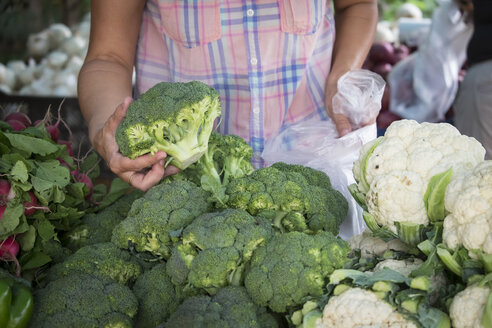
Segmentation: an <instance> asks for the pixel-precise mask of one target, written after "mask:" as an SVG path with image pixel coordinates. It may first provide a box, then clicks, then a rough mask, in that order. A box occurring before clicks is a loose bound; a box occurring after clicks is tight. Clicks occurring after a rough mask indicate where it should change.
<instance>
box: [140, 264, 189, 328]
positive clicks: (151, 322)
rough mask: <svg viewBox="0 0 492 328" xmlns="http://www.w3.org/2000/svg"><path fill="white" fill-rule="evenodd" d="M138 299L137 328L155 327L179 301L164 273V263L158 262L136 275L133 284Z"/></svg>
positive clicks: (175, 307)
mask: <svg viewBox="0 0 492 328" xmlns="http://www.w3.org/2000/svg"><path fill="white" fill-rule="evenodd" d="M133 293H134V294H135V296H136V297H137V299H138V303H139V305H138V313H137V317H136V321H135V322H136V325H135V327H137V328H155V327H157V326H158V325H159V324H160V323H162V322H164V321H165V320H167V319H168V318H169V316H170V315H171V313H173V312H174V311H175V310H176V309H177V307H178V305H179V303H180V299H179V296H178V295H177V294H176V291H175V287H174V285H173V284H172V283H171V279H170V278H169V276H168V275H167V273H166V264H165V263H159V264H157V265H156V266H154V267H153V268H152V269H151V270H150V271H147V272H145V273H144V274H142V275H141V276H140V277H138V279H137V281H136V282H135V285H134V286H133Z"/></svg>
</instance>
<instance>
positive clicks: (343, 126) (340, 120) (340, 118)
mask: <svg viewBox="0 0 492 328" xmlns="http://www.w3.org/2000/svg"><path fill="white" fill-rule="evenodd" d="M333 121H334V122H335V126H336V127H337V131H338V136H339V137H343V136H344V135H346V134H348V133H350V132H352V127H351V125H350V122H349V120H348V119H347V117H346V116H345V115H342V114H333Z"/></svg>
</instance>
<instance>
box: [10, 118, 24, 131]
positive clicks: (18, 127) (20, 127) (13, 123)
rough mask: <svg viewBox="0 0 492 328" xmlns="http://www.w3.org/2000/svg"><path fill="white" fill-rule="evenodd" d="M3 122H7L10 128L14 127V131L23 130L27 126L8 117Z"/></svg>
mask: <svg viewBox="0 0 492 328" xmlns="http://www.w3.org/2000/svg"><path fill="white" fill-rule="evenodd" d="M5 122H7V123H8V124H9V125H10V126H11V127H12V129H14V131H21V130H24V129H25V128H27V126H25V125H24V123H22V122H21V121H17V120H14V119H10V120H8V121H7V120H5Z"/></svg>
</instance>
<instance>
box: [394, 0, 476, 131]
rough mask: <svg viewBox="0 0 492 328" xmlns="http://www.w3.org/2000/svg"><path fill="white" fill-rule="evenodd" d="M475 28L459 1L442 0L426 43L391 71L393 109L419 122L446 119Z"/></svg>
mask: <svg viewBox="0 0 492 328" xmlns="http://www.w3.org/2000/svg"><path fill="white" fill-rule="evenodd" d="M472 32H473V27H472V26H471V25H469V24H466V23H465V21H464V16H463V15H462V14H461V13H460V11H459V8H458V6H457V5H456V3H455V1H453V0H440V1H439V6H438V7H437V8H436V9H435V10H434V13H433V15H432V23H431V28H430V32H429V34H428V36H427V38H426V39H425V41H424V42H423V44H421V46H420V48H419V49H418V50H417V52H415V53H413V54H412V55H411V56H408V57H407V58H405V59H404V60H402V61H400V62H399V63H398V64H397V65H395V66H394V67H393V69H392V70H391V72H390V73H389V75H388V84H389V86H390V111H391V112H393V113H395V114H397V115H399V116H401V117H402V118H406V119H413V120H416V121H418V122H438V121H441V120H443V119H444V117H445V114H446V112H447V111H448V109H449V107H450V106H451V104H452V102H453V100H454V98H455V96H456V92H457V90H458V72H459V70H460V68H461V66H462V65H463V63H464V61H465V59H466V47H467V44H468V41H469V39H470V37H471V34H472Z"/></svg>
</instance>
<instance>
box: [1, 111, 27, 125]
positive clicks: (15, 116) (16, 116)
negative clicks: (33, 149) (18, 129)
mask: <svg viewBox="0 0 492 328" xmlns="http://www.w3.org/2000/svg"><path fill="white" fill-rule="evenodd" d="M10 120H16V121H19V122H21V123H22V124H23V125H25V126H26V127H28V126H31V125H32V123H31V119H30V118H29V117H28V116H27V115H26V114H24V113H22V112H14V113H10V114H8V115H7V116H5V119H4V121H6V122H7V121H10Z"/></svg>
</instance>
